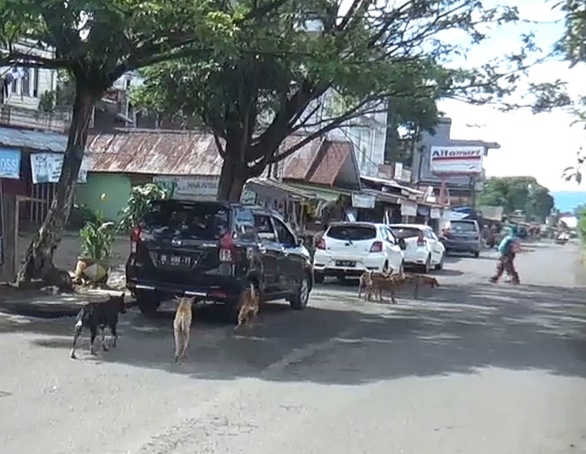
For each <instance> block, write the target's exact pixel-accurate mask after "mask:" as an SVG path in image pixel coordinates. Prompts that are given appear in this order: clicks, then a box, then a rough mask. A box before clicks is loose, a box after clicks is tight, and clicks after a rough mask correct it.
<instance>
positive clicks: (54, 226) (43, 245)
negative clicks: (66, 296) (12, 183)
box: [16, 82, 96, 286]
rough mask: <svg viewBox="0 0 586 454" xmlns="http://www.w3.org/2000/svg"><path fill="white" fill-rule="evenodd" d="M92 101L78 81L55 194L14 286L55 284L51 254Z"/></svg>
mask: <svg viewBox="0 0 586 454" xmlns="http://www.w3.org/2000/svg"><path fill="white" fill-rule="evenodd" d="M95 101H96V94H95V92H92V91H91V90H90V87H89V84H88V83H84V82H78V83H77V84H76V93H75V102H74V105H73V116H72V119H71V126H70V129H69V140H68V141H67V148H66V149H65V156H64V159H63V168H62V170H61V176H60V177H59V184H58V185H57V191H56V193H55V197H54V199H53V202H52V203H51V207H50V208H49V212H48V213H47V217H46V218H45V221H44V222H43V225H42V226H41V228H40V229H39V231H38V232H37V234H36V235H35V236H34V238H33V239H32V241H31V243H30V244H29V246H28V248H27V251H26V255H25V259H24V262H23V264H22V267H21V269H20V271H19V272H18V275H17V277H16V284H17V285H19V286H21V285H23V284H26V283H28V282H30V281H31V280H34V279H41V280H43V281H45V283H46V285H57V284H55V283H54V282H50V280H51V279H52V278H53V277H55V276H58V275H59V273H56V272H55V271H56V270H55V267H54V265H53V254H54V253H55V250H56V249H57V247H58V246H59V243H60V242H61V239H62V237H63V232H64V230H65V225H66V223H67V220H68V219H69V214H70V212H71V207H72V205H73V201H74V191H75V184H76V182H77V178H78V175H79V169H80V167H81V162H82V159H83V155H84V150H85V146H86V142H87V136H88V129H89V122H90V118H91V115H92V109H93V108H94V105H95Z"/></svg>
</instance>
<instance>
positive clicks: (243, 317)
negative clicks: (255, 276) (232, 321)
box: [234, 283, 260, 331]
mask: <svg viewBox="0 0 586 454" xmlns="http://www.w3.org/2000/svg"><path fill="white" fill-rule="evenodd" d="M240 298H241V300H240V309H239V311H238V322H237V324H236V326H235V327H234V330H235V331H236V330H237V329H238V328H240V327H241V326H244V325H250V323H251V322H252V320H253V319H254V318H255V317H256V316H257V315H258V313H259V311H260V295H259V293H258V290H257V289H255V288H254V284H252V283H251V284H250V286H249V288H247V289H246V290H244V291H243V292H242V296H241V297H240Z"/></svg>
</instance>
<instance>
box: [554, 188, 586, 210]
mask: <svg viewBox="0 0 586 454" xmlns="http://www.w3.org/2000/svg"><path fill="white" fill-rule="evenodd" d="M551 195H552V197H553V198H554V200H555V207H556V208H557V209H558V210H560V211H561V212H562V213H563V212H567V211H573V210H574V209H575V208H576V207H578V206H580V205H584V204H586V192H578V191H559V192H551Z"/></svg>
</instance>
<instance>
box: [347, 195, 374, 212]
mask: <svg viewBox="0 0 586 454" xmlns="http://www.w3.org/2000/svg"><path fill="white" fill-rule="evenodd" d="M375 203H376V198H375V197H374V196H373V195H370V194H358V193H355V192H353V193H352V207H353V208H374V205H375Z"/></svg>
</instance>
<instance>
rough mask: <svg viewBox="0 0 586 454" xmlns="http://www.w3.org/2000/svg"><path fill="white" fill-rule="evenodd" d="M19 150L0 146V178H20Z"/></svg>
mask: <svg viewBox="0 0 586 454" xmlns="http://www.w3.org/2000/svg"><path fill="white" fill-rule="evenodd" d="M20 156H21V153H20V150H11V149H9V148H0V178H8V179H11V180H18V179H20Z"/></svg>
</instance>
